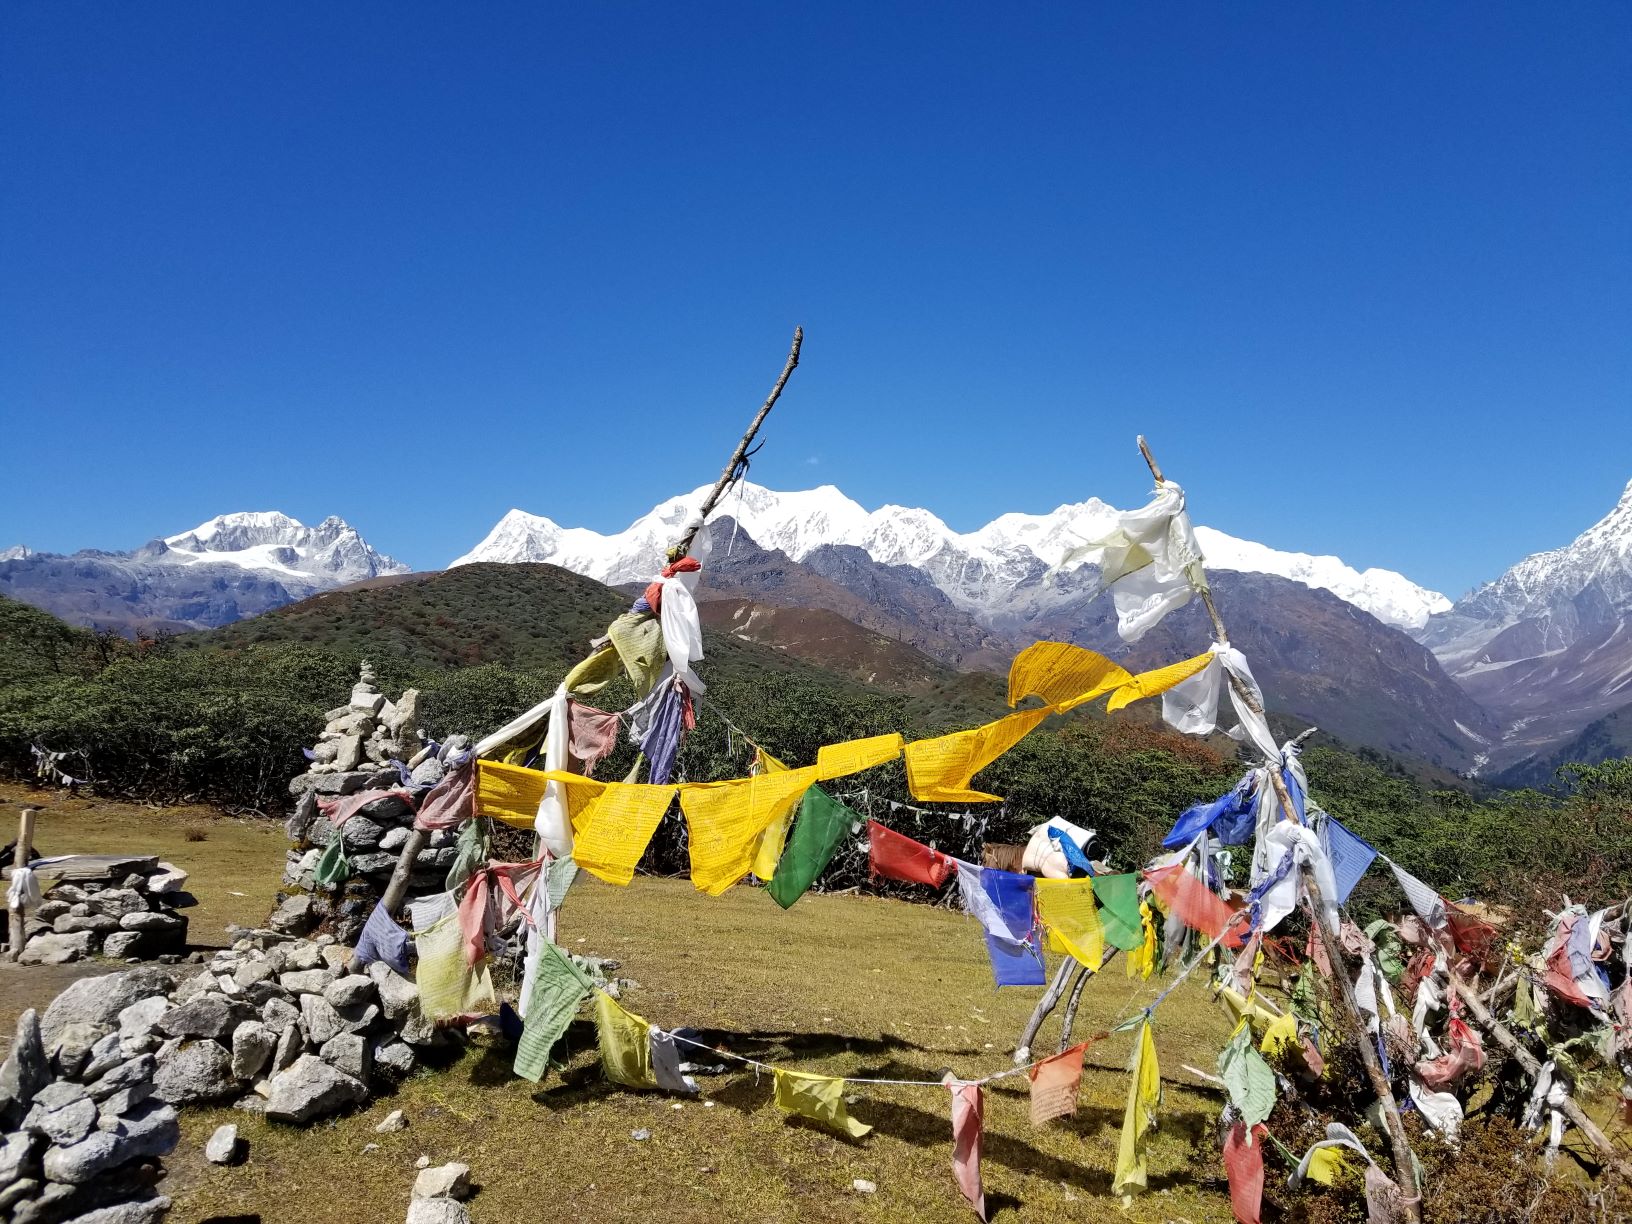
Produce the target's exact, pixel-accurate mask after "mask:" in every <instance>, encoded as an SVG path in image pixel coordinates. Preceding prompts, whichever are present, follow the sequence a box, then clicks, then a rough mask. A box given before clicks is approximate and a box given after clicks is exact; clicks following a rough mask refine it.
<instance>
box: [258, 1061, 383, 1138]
mask: <svg viewBox="0 0 1632 1224" xmlns="http://www.w3.org/2000/svg"><path fill="white" fill-rule="evenodd" d="M367 1099H368V1089H367V1088H365V1087H364V1086H363V1084H362V1082H361V1081H359V1080H357V1079H355V1078H354V1077H352V1076H350V1075H347V1074H346V1073H345V1072H344V1071H341V1070H339V1069H338V1068H336V1067H333V1066H330V1065H329V1064H328V1063H326V1062H324V1061H323V1060H322V1059H321V1058H318V1057H316V1056H315V1055H312V1054H302V1055H301V1056H300V1057H299V1058H298V1059H296V1060H295V1063H294V1065H293V1066H291V1067H290V1068H288V1069H287V1070H285V1071H280V1072H278V1074H277V1075H274V1076H273V1077H272V1090H271V1094H270V1095H269V1096H268V1097H267V1100H266V1116H267V1117H268V1118H269V1119H271V1120H272V1121H274V1122H293V1123H296V1124H302V1125H303V1124H305V1123H307V1122H311V1121H314V1120H315V1119H317V1118H324V1117H327V1116H329V1115H330V1114H334V1113H339V1112H340V1111H341V1110H342V1109H346V1108H349V1107H350V1106H352V1105H359V1104H361V1103H362V1102H363V1101H366V1100H367Z"/></svg>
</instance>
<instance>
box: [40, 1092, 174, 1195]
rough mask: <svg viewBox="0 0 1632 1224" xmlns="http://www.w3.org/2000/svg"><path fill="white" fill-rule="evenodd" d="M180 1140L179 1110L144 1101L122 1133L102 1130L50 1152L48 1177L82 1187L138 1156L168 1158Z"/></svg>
mask: <svg viewBox="0 0 1632 1224" xmlns="http://www.w3.org/2000/svg"><path fill="white" fill-rule="evenodd" d="M180 1140H181V1128H180V1127H179V1126H178V1125H177V1124H176V1111H175V1110H174V1109H173V1108H171V1107H170V1106H169V1105H166V1104H164V1103H163V1102H161V1101H145V1102H143V1103H142V1104H141V1105H139V1106H138V1107H137V1108H136V1111H135V1112H134V1113H132V1114H131V1115H130V1116H129V1117H127V1118H126V1119H125V1123H124V1130H123V1133H116V1132H113V1131H102V1130H99V1131H96V1132H95V1133H93V1134H91V1135H90V1136H89V1137H87V1138H85V1139H81V1140H80V1141H79V1142H78V1143H74V1144H70V1145H68V1146H66V1147H53V1148H51V1149H49V1150H48V1151H47V1152H46V1153H45V1161H44V1166H45V1175H46V1177H47V1178H49V1179H50V1180H51V1181H55V1182H69V1183H72V1184H74V1185H80V1184H83V1183H84V1182H88V1181H90V1180H91V1178H93V1177H95V1176H97V1175H98V1174H99V1173H105V1172H106V1171H107V1170H109V1169H115V1168H118V1167H119V1166H120V1165H122V1164H126V1163H128V1162H130V1161H132V1160H135V1159H137V1158H138V1157H153V1156H167V1155H169V1154H170V1153H171V1152H172V1151H174V1150H175V1146H176V1144H177V1143H178V1142H180Z"/></svg>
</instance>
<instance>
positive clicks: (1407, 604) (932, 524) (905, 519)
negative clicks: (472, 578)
mask: <svg viewBox="0 0 1632 1224" xmlns="http://www.w3.org/2000/svg"><path fill="white" fill-rule="evenodd" d="M708 489H709V486H704V487H702V488H699V489H695V490H693V491H692V492H690V493H688V494H684V495H683V496H680V497H674V498H670V499H669V500H668V501H666V502H663V503H661V504H660V505H658V506H655V507H653V509H652V510H651V511H650V512H648V513H647V514H645V515H642V516H641V517H640V518H638V519H636V520H635V521H634V522H633V523H631V524H630V525H629V526H628V527H627V528H626V529H625V530H623V531H620V532H616V533H613V534H611V535H603V534H601V533H599V532H596V531H590V530H588V529H586V528H582V527H571V528H565V527H561V526H559V525H557V524H556V523H554V522H552V521H551V520H550V519H547V518H543V517H541V516H538V515H532V514H527V513H525V512H524V511H521V510H512V511H510V512H509V513H508V514H506V515H505V516H504V517H503V518H502V519H500V520H499V522H498V524H497V525H496V526H494V528H493V530H492V531H490V532H489V533H488V535H487V537H486V538H485V539H484V540H482V542H481V543H480V544H478V545H477V546H476V547H475V548H473V549H472V550H471V551H470V552H468V553H466V554H465V555H464V556H462V557H460V558H458V559H457V560H456V561H454V562H453V563H452V564H453V565H465V564H468V563H470V562H473V561H500V562H513V561H548V562H551V563H553V564H555V565H560V566H562V567H564V568H566V569H570V570H573V571H575V572H577V573H580V574H584V575H586V576H588V577H591V578H595V579H598V580H599V581H601V582H605V583H609V584H616V583H623V582H636V581H643V580H645V579H647V578H649V577H650V576H651V573H652V570H653V568H654V565H655V563H656V561H657V559H658V558H661V557H662V555H663V550H664V549H665V548H666V547H667V546H668V545H669V544H670V543H671V542H672V541H673V540H674V538H675V536H676V535H677V534H678V532H679V529H680V528H681V526H682V525H683V524H684V523H685V522H686V520H687V519H689V518H690V517H691V516H692V515H693V514H695V513H696V511H697V509H698V507H700V506H701V505H702V502H703V498H704V497H705V496H706V495H707V493H708ZM716 514H717V515H720V516H727V515H728V516H730V517H731V518H733V519H735V520H736V521H737V522H739V523H740V524H741V525H742V528H743V530H744V531H746V532H747V533H748V534H749V535H750V536H752V537H753V539H754V540H755V541H757V542H758V543H759V544H760V545H761V546H763V547H764V548H767V549H778V550H780V551H782V552H784V553H786V554H787V555H788V556H789V557H791V558H793V559H794V560H795V561H802V560H804V559H805V558H806V557H807V556H808V555H809V554H810V553H811V552H813V551H814V550H815V549H817V548H820V547H821V546H823V545H829V544H836V545H849V546H852V547H856V548H860V549H862V550H864V551H865V552H866V553H867V554H868V555H869V556H870V557H872V559H873V560H874V561H877V562H879V563H880V564H883V565H910V566H913V567H914V568H917V569H920V570H922V571H924V572H925V573H926V574H928V575H929V577H930V578H931V579H932V580H933V581H934V583H935V585H936V586H938V587H939V588H940V589H941V590H942V591H944V592H945V593H946V595H947V597H948V598H950V599H951V600H952V601H953V602H954V603H955V604H957V605H959V606H960V607H962V608H964V609H965V610H967V611H969V612H970V613H972V614H974V615H975V616H976V617H977V618H978V619H982V620H1000V619H1003V618H1004V617H1005V616H1009V615H1014V614H1016V613H1017V612H1018V611H1019V610H1021V609H1022V608H1026V609H1029V610H1032V611H1034V610H1035V608H1036V607H1037V606H1041V605H1045V604H1047V603H1049V602H1050V601H1051V600H1058V599H1063V598H1066V597H1068V596H1069V594H1070V593H1071V584H1069V583H1067V584H1065V585H1064V586H1062V587H1055V586H1052V585H1049V584H1045V583H1044V582H1043V577H1044V575H1045V574H1046V573H1047V572H1048V571H1049V570H1050V569H1051V568H1052V567H1053V566H1054V565H1055V564H1057V563H1058V561H1059V560H1060V558H1061V557H1062V556H1063V555H1064V553H1065V552H1066V550H1067V549H1069V548H1070V547H1072V546H1073V545H1076V544H1081V543H1083V542H1085V541H1088V540H1092V539H1095V538H1097V537H1099V536H1102V535H1104V534H1105V533H1106V532H1107V531H1108V530H1109V529H1110V528H1111V526H1112V525H1113V524H1114V521H1115V516H1116V514H1117V511H1116V509H1115V508H1114V507H1112V506H1109V505H1107V504H1106V503H1104V502H1102V501H1100V500H1099V499H1098V498H1089V499H1088V500H1087V501H1084V502H1077V503H1074V504H1067V505H1063V506H1060V507H1058V508H1056V509H1055V510H1053V511H1051V512H1050V513H1048V514H1018V513H1013V514H1004V515H1000V516H999V517H997V518H995V519H993V520H992V521H991V522H989V523H987V524H986V525H985V526H984V527H981V528H979V529H978V530H976V531H972V532H968V533H959V532H956V531H953V530H952V529H951V528H950V527H948V526H947V525H946V524H945V523H944V522H942V521H941V520H940V519H939V518H937V517H936V516H935V515H934V514H932V513H931V512H930V511H928V510H921V509H915V508H911V507H906V506H893V505H888V506H883V507H881V508H879V509H877V510H872V511H869V510H866V509H864V508H863V507H862V506H860V505H858V504H857V503H856V502H854V501H852V500H851V499H850V498H848V497H846V496H845V495H844V494H843V493H842V492H840V491H839V490H838V489H836V488H834V487H833V486H832V485H823V486H821V487H820V488H815V489H806V490H802V491H799V492H792V493H779V492H776V491H774V490H771V489H767V488H764V487H763V486H761V485H756V484H752V483H749V482H744V483H743V484H741V485H740V486H738V488H737V489H735V490H733V491H732V492H731V494H730V495H729V496H728V497H727V498H726V500H725V502H724V504H723V505H721V506H720V507H719V508H718V510H717V511H716ZM1197 539H1198V541H1199V542H1200V544H1201V546H1202V551H1203V553H1204V554H1205V555H1206V557H1207V561H1208V564H1209V565H1210V566H1211V567H1213V568H1216V569H1233V570H1241V571H1245V572H1249V573H1263V574H1275V575H1279V576H1281V577H1284V578H1289V579H1291V580H1293V581H1295V582H1299V583H1302V584H1303V585H1304V586H1308V587H1315V588H1319V589H1323V590H1328V591H1331V592H1332V593H1333V594H1336V595H1338V596H1340V597H1341V598H1343V599H1345V600H1347V601H1349V602H1350V603H1352V604H1354V605H1355V606H1357V607H1359V608H1362V609H1364V610H1365V611H1367V612H1370V613H1371V614H1372V615H1373V616H1375V617H1377V618H1378V619H1379V620H1381V621H1384V622H1385V623H1388V624H1392V625H1396V626H1399V627H1402V628H1407V629H1418V628H1420V627H1421V626H1422V625H1423V624H1424V623H1426V622H1427V620H1428V618H1429V617H1430V616H1431V615H1432V614H1434V613H1435V612H1439V611H1443V610H1445V609H1448V608H1449V607H1450V606H1451V604H1450V600H1448V599H1446V598H1445V596H1443V595H1441V594H1439V593H1438V592H1437V591H1430V590H1426V589H1425V588H1423V587H1420V586H1418V585H1417V584H1415V583H1413V582H1411V581H1410V580H1409V579H1407V578H1405V577H1403V576H1402V575H1400V574H1396V573H1394V572H1392V571H1390V570H1381V569H1368V570H1366V571H1364V572H1363V573H1362V572H1360V571H1358V570H1355V569H1354V568H1353V567H1351V566H1348V565H1345V564H1344V563H1343V562H1342V561H1340V560H1339V559H1338V558H1336V557H1314V556H1310V555H1308V554H1306V553H1288V552H1280V551H1277V550H1275V549H1272V548H1268V547H1266V546H1264V545H1262V544H1255V543H1253V542H1251V541H1249V540H1239V539H1236V538H1235V537H1233V536H1229V535H1226V534H1224V533H1223V532H1221V531H1214V530H1212V529H1210V528H1206V527H1201V528H1198V529H1197Z"/></svg>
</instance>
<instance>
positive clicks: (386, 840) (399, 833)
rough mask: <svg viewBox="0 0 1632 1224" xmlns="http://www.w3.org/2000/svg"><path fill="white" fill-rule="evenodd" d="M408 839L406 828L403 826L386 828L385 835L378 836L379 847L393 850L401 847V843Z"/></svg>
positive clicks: (389, 850)
mask: <svg viewBox="0 0 1632 1224" xmlns="http://www.w3.org/2000/svg"><path fill="white" fill-rule="evenodd" d="M407 840H408V830H407V829H405V828H401V827H398V828H395V829H387V830H386V832H385V836H383V837H381V838H380V849H381V850H384V851H388V852H393V853H394V852H395V851H398V850H401V849H402V843H403V842H405V841H407Z"/></svg>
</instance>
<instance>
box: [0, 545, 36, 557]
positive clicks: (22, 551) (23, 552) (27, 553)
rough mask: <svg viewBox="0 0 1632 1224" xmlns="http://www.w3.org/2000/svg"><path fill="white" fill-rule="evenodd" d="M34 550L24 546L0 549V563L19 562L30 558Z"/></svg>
mask: <svg viewBox="0 0 1632 1224" xmlns="http://www.w3.org/2000/svg"><path fill="white" fill-rule="evenodd" d="M33 555H34V550H33V549H32V548H30V547H29V546H28V545H26V544H18V545H16V546H14V547H12V548H6V549H0V561H21V560H23V559H24V558H27V557H32V556H33Z"/></svg>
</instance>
